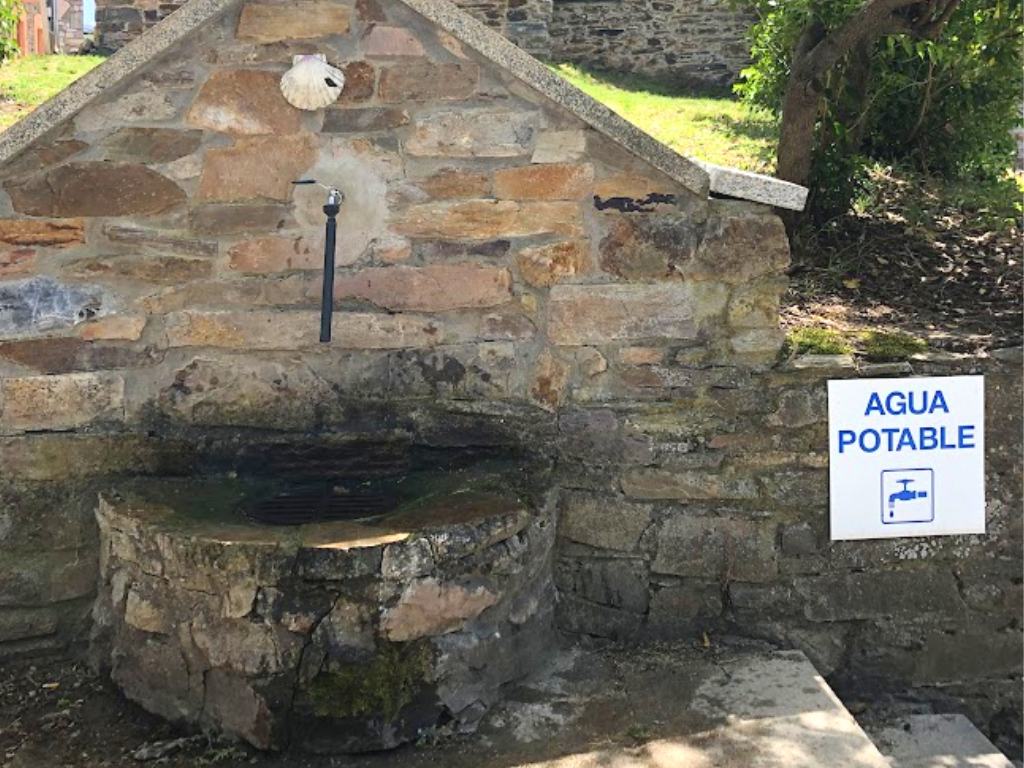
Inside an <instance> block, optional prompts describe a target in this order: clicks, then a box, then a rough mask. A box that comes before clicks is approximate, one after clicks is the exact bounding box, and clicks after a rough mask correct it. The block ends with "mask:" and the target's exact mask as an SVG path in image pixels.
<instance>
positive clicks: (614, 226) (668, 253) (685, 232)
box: [598, 213, 701, 280]
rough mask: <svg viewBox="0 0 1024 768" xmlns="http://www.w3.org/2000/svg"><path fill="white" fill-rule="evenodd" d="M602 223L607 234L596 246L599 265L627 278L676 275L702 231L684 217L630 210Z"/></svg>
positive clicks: (691, 251) (695, 247) (690, 255)
mask: <svg viewBox="0 0 1024 768" xmlns="http://www.w3.org/2000/svg"><path fill="white" fill-rule="evenodd" d="M604 222H605V223H606V224H607V234H606V235H605V236H604V237H603V238H602V239H601V243H600V245H599V246H598V250H599V253H600V261H601V268H602V269H603V270H604V271H606V272H610V273H611V274H613V275H618V276H619V277H624V278H627V279H630V280H637V279H644V278H666V277H670V276H672V275H674V274H676V272H677V270H678V269H679V265H681V264H685V263H686V262H687V260H688V259H690V258H692V257H693V254H694V253H695V252H696V250H697V245H698V243H699V242H700V235H701V230H700V228H699V227H698V226H697V225H695V224H694V222H693V221H692V220H691V219H690V218H689V217H687V216H681V215H677V214H666V215H652V214H648V213H632V214H623V215H619V216H614V217H607V218H605V219H604Z"/></svg>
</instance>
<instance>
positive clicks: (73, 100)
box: [0, 0, 807, 210]
mask: <svg viewBox="0 0 1024 768" xmlns="http://www.w3.org/2000/svg"><path fill="white" fill-rule="evenodd" d="M237 2H238V0H189V2H187V3H185V4H184V5H183V6H182V7H181V8H179V9H178V10H177V11H175V12H174V13H173V14H171V15H170V16H168V17H167V18H166V19H164V20H163V21H161V22H160V23H159V24H157V25H156V26H154V27H152V28H151V29H150V30H148V31H147V32H145V33H144V34H142V35H141V36H139V37H138V38H136V39H135V40H132V41H131V42H130V43H128V45H126V46H125V47H124V48H122V49H121V50H119V51H118V52H117V53H115V54H114V55H113V56H111V57H110V58H109V59H108V60H107V61H105V62H104V63H103V64H101V65H100V66H98V67H97V68H96V69H94V70H92V71H91V72H89V73H88V74H86V75H84V76H83V77H82V78H80V79H79V80H76V81H75V82H74V83H72V84H71V85H69V86H68V87H67V88H65V89H64V90H63V91H61V92H60V93H58V94H57V95H56V96H54V97H53V98H52V99H50V100H49V101H47V102H46V103H45V104H43V105H41V106H40V107H39V108H38V109H36V110H35V111H33V112H32V113H30V114H29V115H28V116H27V117H26V118H25V119H24V120H21V121H20V122H18V123H16V124H15V125H13V126H11V127H10V128H9V129H8V130H7V131H6V132H5V133H4V134H3V138H4V140H3V142H2V143H0V164H2V163H4V162H6V161H8V160H10V159H11V158H13V157H15V156H16V155H18V154H19V153H20V152H21V151H23V150H24V149H26V148H27V147H28V146H29V145H30V144H31V143H32V142H33V141H35V140H36V139H39V138H40V137H42V136H44V135H45V134H46V133H47V132H49V131H50V130H52V129H53V128H55V127H56V126H57V125H59V124H61V123H62V122H64V121H65V120H67V119H69V118H71V117H73V116H74V115H75V114H77V113H78V112H79V111H80V110H81V109H83V108H84V107H86V106H87V105H88V104H90V103H91V102H92V101H93V100H94V99H96V98H97V97H98V96H100V94H101V93H103V92H104V91H105V90H106V89H108V88H112V87H115V86H117V85H118V84H120V83H121V82H123V81H124V80H125V79H127V78H128V77H130V76H131V75H132V74H134V73H135V72H137V71H138V70H139V69H140V68H141V67H143V66H145V65H146V64H147V63H149V62H150V61H152V60H153V59H155V58H157V57H159V56H160V55H162V54H163V53H165V52H167V51H168V50H169V49H171V48H172V47H173V46H174V45H176V44H177V43H179V42H181V41H182V40H184V39H185V38H186V37H188V36H189V35H190V34H192V33H193V32H195V31H196V30H198V29H201V28H202V27H203V26H205V25H206V24H208V23H209V22H211V21H212V20H214V19H215V18H217V17H218V16H220V15H221V14H222V13H224V12H226V11H227V10H228V9H229V8H231V7H232V6H234V5H235V4H236V3H237ZM402 2H403V3H405V4H406V5H407V6H408V7H409V8H411V9H412V10H414V11H416V12H417V13H419V14H420V15H421V16H423V17H424V18H426V19H427V20H429V21H430V22H432V23H434V24H436V25H437V26H438V27H440V28H441V29H443V30H444V31H446V32H447V33H449V34H450V35H452V36H453V37H455V38H456V39H457V40H459V41H460V42H462V43H463V44H465V45H466V46H468V47H470V48H472V49H473V50H474V51H476V52H477V53H479V54H480V55H482V56H483V57H484V58H485V59H487V60H489V61H491V62H494V63H495V64H497V65H498V66H499V67H501V68H503V69H504V70H506V71H508V72H510V73H511V74H513V75H514V76H516V77H517V78H519V79H520V80H521V81H522V82H524V83H525V84H526V85H528V86H530V87H531V88H533V89H534V90H536V91H537V92H539V93H540V94H542V95H543V96H545V97H547V98H548V99H550V100H551V101H553V102H554V103H556V104H558V105H559V106H561V107H563V108H565V109H567V110H568V111H570V112H571V113H573V114H574V115H576V116H577V117H578V118H579V119H580V120H582V121H583V122H584V123H586V124H587V125H589V126H591V127H592V128H593V129H594V130H596V131H598V132H599V133H601V134H603V135H605V136H607V137H608V138H609V139H611V140H612V141H614V142H616V143H618V144H619V145H621V146H622V147H623V148H624V149H626V150H627V151H628V152H630V153H632V154H633V155H635V156H636V157H638V158H640V159H641V160H643V161H645V162H647V163H649V164H650V165H652V166H653V167H655V168H657V169H658V170H659V171H661V172H662V173H665V174H666V175H667V176H669V177H670V178H672V179H673V180H674V181H676V182H678V183H679V184H681V185H683V186H684V187H686V188H687V189H689V190H691V191H693V192H694V193H696V194H697V195H700V196H702V197H704V196H706V195H707V194H708V192H709V191H714V192H718V193H720V194H726V195H729V196H732V197H739V198H742V199H747V200H753V201H756V202H763V203H768V204H770V205H777V206H779V207H784V208H793V209H795V210H801V209H802V207H803V201H804V200H805V199H806V195H807V190H806V189H804V188H803V187H799V186H797V185H795V184H788V183H787V182H781V181H778V180H777V179H771V178H770V177H767V176H759V175H758V174H748V173H746V172H744V171H739V170H736V169H729V168H722V167H720V166H712V165H710V164H705V163H700V162H698V161H694V160H691V159H689V158H687V157H684V156H683V155H680V154H679V153H677V152H675V151H674V150H672V149H670V148H669V147H667V146H665V145H664V144H662V143H661V142H659V141H658V140H657V139H655V138H653V137H652V136H650V135H649V134H647V133H645V132H644V131H642V130H640V129H639V128H638V127H636V126H635V125H633V124H632V123H630V122H629V121H627V120H625V119H624V118H622V117H620V116H619V115H617V114H616V113H614V112H613V111H612V110H610V109H609V108H608V107H606V106H604V105H603V104H601V103H600V102H598V101H596V100H595V99H592V98H591V97H590V96H587V95H586V94H585V93H583V92H582V91H580V90H579V89H578V88H576V87H574V86H573V85H571V84H570V83H569V82H568V81H566V80H565V79H564V78H562V77H560V76H559V75H557V74H556V73H554V72H552V71H551V70H550V69H549V68H548V67H546V66H545V65H544V64H542V63H541V62H540V61H538V60H537V59H535V58H534V57H533V56H531V55H530V54H528V53H526V52H525V51H523V50H522V49H521V48H519V47H517V46H516V45H515V44H513V43H511V42H509V41H508V40H506V39H505V38H504V37H502V36H501V35H500V34H499V33H498V32H496V31H494V30H493V29H490V28H489V27H487V26H486V25H484V24H481V23H480V22H478V21H477V20H476V19H474V18H472V17H471V16H469V15H468V14H467V13H465V12H464V11H462V10H460V9H458V8H457V7H455V6H454V5H452V4H451V3H450V2H448V0H402ZM715 178H717V179H718V181H717V182H715V181H714V180H713V179H715ZM716 184H717V186H718V188H717V189H716V188H715V187H716ZM801 191H802V194H801Z"/></svg>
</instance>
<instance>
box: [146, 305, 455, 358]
mask: <svg viewBox="0 0 1024 768" xmlns="http://www.w3.org/2000/svg"><path fill="white" fill-rule="evenodd" d="M319 328H320V313H319V312H312V311H307V312H301V311H291V312H195V311H190V312H177V313H174V314H171V315H168V317H167V321H166V332H167V345H168V346H170V347H227V348H232V347H234V348H249V349H299V348H302V347H312V346H316V345H317V344H318V343H319ZM332 331H333V342H332V343H333V344H334V346H335V347H338V348H349V349H400V348H403V347H430V346H433V345H435V344H437V343H439V342H440V341H441V335H442V334H441V328H440V326H439V324H438V323H436V322H434V321H432V320H428V319H423V318H416V317H406V316H401V315H384V314H371V313H368V312H336V313H335V315H334V324H333V326H332Z"/></svg>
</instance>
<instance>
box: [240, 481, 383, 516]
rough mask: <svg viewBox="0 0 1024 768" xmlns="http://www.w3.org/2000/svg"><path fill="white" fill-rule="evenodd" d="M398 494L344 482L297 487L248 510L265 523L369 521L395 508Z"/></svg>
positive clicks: (247, 513)
mask: <svg viewBox="0 0 1024 768" xmlns="http://www.w3.org/2000/svg"><path fill="white" fill-rule="evenodd" d="M394 502H395V497H394V496H393V495H392V494H388V493H382V492H380V490H379V489H373V488H364V487H356V488H349V487H346V486H343V485H327V486H323V485H318V486H315V487H311V486H306V487H302V488H294V489H290V490H287V491H284V492H282V493H279V494H277V495H275V496H271V497H269V498H266V499H262V500H260V501H258V502H257V503H255V504H253V505H252V506H250V507H249V508H247V509H246V510H245V515H246V517H248V518H249V519H250V520H252V521H254V522H257V523H262V524H264V525H306V524H308V523H324V522H330V521H335V520H366V519H368V518H373V517H377V516H379V515H383V514H385V513H387V512H390V511H391V510H392V509H394Z"/></svg>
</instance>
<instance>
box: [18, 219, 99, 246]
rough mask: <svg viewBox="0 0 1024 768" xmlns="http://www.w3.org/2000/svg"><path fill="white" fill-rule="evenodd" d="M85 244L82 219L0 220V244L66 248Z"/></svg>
mask: <svg viewBox="0 0 1024 768" xmlns="http://www.w3.org/2000/svg"><path fill="white" fill-rule="evenodd" d="M84 242H85V221H84V220H82V219H56V220H49V221H40V220H39V219H0V243H6V244H7V245H21V246H30V245H31V246H66V245H78V244H79V243H84Z"/></svg>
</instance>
